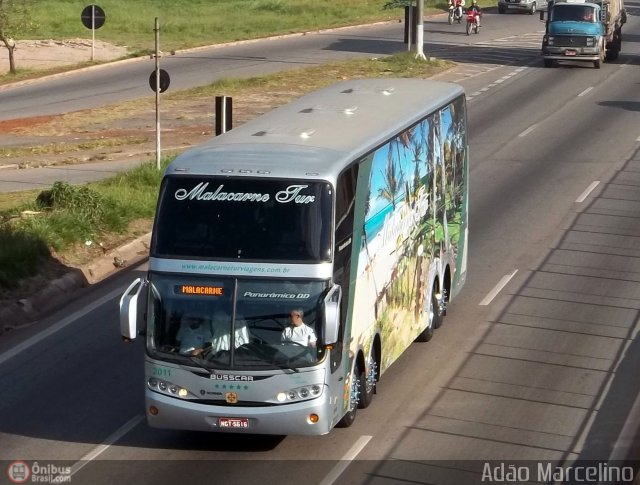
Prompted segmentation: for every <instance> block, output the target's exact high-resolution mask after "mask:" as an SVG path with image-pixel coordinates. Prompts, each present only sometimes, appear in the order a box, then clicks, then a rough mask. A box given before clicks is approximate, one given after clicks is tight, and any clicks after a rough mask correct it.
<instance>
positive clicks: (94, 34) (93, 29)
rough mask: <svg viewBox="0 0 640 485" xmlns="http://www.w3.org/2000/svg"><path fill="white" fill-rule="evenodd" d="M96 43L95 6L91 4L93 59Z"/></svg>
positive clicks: (92, 57)
mask: <svg viewBox="0 0 640 485" xmlns="http://www.w3.org/2000/svg"><path fill="white" fill-rule="evenodd" d="M95 43H96V6H95V5H91V60H92V61H93V59H94V49H95V47H94V46H95Z"/></svg>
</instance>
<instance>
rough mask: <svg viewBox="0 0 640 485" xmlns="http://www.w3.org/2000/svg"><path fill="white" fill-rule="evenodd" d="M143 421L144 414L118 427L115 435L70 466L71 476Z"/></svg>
mask: <svg viewBox="0 0 640 485" xmlns="http://www.w3.org/2000/svg"><path fill="white" fill-rule="evenodd" d="M143 419H144V414H139V415H138V416H134V417H133V418H131V419H130V420H129V421H127V422H126V423H124V424H123V425H122V426H120V428H118V429H117V430H116V431H115V433H113V434H112V435H111V436H109V437H108V438H107V439H106V440H104V443H102V444H101V445H99V446H96V447H95V448H94V449H93V450H91V451H90V452H89V453H87V454H86V455H84V456H83V457H82V458H80V460H79V461H77V462H75V463H74V464H73V465H72V466H71V476H73V475H75V474H76V473H78V472H79V471H80V470H82V469H83V468H84V467H85V466H86V465H88V464H89V463H90V462H91V461H92V460H95V459H96V458H97V457H98V456H100V455H101V454H102V453H104V452H105V451H107V449H108V448H109V447H110V446H111V445H112V444H114V443H115V442H116V441H118V440H119V439H120V438H122V437H123V436H124V435H126V434H127V433H128V432H129V431H131V430H132V429H133V428H135V427H136V426H137V425H138V424H140V422H141V421H142V420H143Z"/></svg>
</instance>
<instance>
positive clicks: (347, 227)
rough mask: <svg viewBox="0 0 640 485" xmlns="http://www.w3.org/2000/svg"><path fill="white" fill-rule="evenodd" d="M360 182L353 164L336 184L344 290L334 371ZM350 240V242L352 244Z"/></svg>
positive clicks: (337, 273) (339, 274)
mask: <svg viewBox="0 0 640 485" xmlns="http://www.w3.org/2000/svg"><path fill="white" fill-rule="evenodd" d="M357 181H358V165H357V164H354V165H352V166H351V167H349V168H348V169H347V170H345V171H344V172H342V173H341V174H340V176H339V177H338V183H337V185H336V229H335V246H334V248H333V282H334V283H335V284H337V285H340V286H341V287H342V300H341V302H340V331H339V336H340V337H339V338H340V342H339V343H338V347H339V349H336V350H337V351H336V352H333V353H332V354H331V355H332V362H331V370H332V371H333V370H336V369H338V368H339V367H340V361H341V359H342V352H341V348H342V340H343V338H344V328H345V323H346V321H345V320H346V317H347V306H348V303H349V276H350V271H349V269H350V267H351V252H352V249H353V221H354V212H355V204H356V183H357ZM349 240H351V241H350V242H349Z"/></svg>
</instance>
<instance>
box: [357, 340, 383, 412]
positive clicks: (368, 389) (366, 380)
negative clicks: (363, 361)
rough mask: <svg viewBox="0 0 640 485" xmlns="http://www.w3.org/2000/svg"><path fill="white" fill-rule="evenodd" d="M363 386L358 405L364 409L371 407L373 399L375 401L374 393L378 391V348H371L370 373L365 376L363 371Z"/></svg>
mask: <svg viewBox="0 0 640 485" xmlns="http://www.w3.org/2000/svg"><path fill="white" fill-rule="evenodd" d="M362 377H363V379H362V387H361V388H360V400H359V402H358V407H359V408H360V409H364V408H367V407H369V404H371V401H373V395H374V394H375V393H376V381H377V380H378V362H377V360H376V350H375V348H371V355H370V356H369V375H368V376H365V373H364V372H363V373H362Z"/></svg>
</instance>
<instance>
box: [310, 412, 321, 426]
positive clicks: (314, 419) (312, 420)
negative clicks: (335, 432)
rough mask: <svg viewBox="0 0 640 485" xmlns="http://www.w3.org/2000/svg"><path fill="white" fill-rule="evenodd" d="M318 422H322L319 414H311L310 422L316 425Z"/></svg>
mask: <svg viewBox="0 0 640 485" xmlns="http://www.w3.org/2000/svg"><path fill="white" fill-rule="evenodd" d="M318 421H320V416H318V415H317V414H310V415H309V422H310V423H311V424H316V423H317V422H318Z"/></svg>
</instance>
